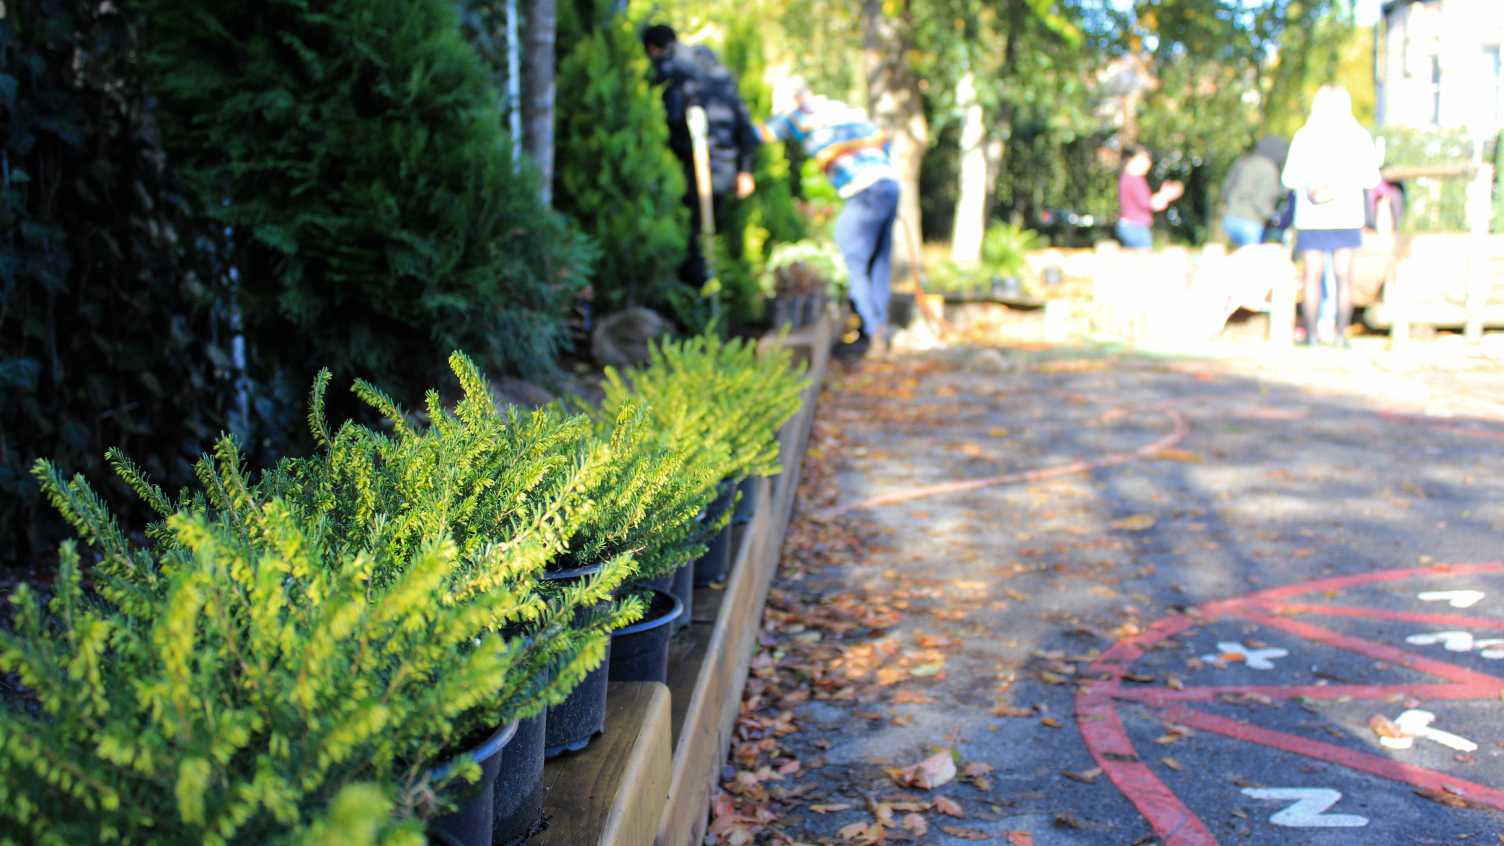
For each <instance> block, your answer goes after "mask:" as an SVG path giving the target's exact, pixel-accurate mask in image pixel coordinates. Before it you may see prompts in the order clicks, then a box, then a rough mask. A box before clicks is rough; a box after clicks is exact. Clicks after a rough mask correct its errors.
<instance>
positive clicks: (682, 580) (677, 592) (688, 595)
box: [668, 562, 695, 634]
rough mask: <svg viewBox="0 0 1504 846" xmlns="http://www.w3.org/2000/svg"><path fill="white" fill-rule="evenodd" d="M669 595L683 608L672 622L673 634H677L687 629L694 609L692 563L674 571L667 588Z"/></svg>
mask: <svg viewBox="0 0 1504 846" xmlns="http://www.w3.org/2000/svg"><path fill="white" fill-rule="evenodd" d="M668 589H669V593H672V594H673V595H674V598H675V599H677V600H679V604H680V605H682V606H684V611H683V612H682V613H681V614H680V615H679V616H678V618H677V619H675V620H674V622H673V632H674V634H678V633H679V632H682V631H684V630H685V629H687V628H689V622H690V619H689V618H690V614H691V613H693V612H694V608H695V565H694V562H690V563H688V564H685V565H684V566H683V567H680V568H679V569H677V570H675V571H674V575H673V579H672V581H671V582H670V583H669V586H668Z"/></svg>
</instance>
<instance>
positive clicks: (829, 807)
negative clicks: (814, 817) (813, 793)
mask: <svg viewBox="0 0 1504 846" xmlns="http://www.w3.org/2000/svg"><path fill="white" fill-rule="evenodd" d="M854 807H856V806H855V805H852V804H851V803H850V802H821V803H820V804H818V805H810V806H809V809H810V810H811V811H814V812H815V813H817V814H834V813H835V812H836V811H849V810H851V809H852V808H854Z"/></svg>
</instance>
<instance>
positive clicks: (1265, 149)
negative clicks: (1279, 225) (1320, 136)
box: [1222, 135, 1290, 249]
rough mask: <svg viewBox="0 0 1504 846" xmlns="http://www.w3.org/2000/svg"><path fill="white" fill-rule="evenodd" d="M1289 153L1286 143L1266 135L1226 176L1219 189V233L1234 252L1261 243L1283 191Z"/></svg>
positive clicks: (1276, 137) (1281, 139)
mask: <svg viewBox="0 0 1504 846" xmlns="http://www.w3.org/2000/svg"><path fill="white" fill-rule="evenodd" d="M1289 152H1290V143H1289V142H1288V141H1286V140H1285V139H1283V138H1280V137H1278V136H1276V135H1266V136H1264V137H1263V138H1262V139H1260V140H1259V143H1258V144H1257V146H1255V147H1254V149H1253V152H1251V153H1249V154H1248V155H1246V156H1244V157H1242V158H1241V159H1238V160H1237V162H1236V163H1234V164H1233V166H1232V170H1231V171H1229V172H1228V174H1227V181H1226V182H1225V183H1224V184H1223V185H1222V201H1223V203H1224V204H1225V205H1226V211H1225V212H1224V214H1223V216H1222V230H1223V231H1224V232H1226V233H1227V240H1228V241H1230V242H1232V246H1233V248H1234V249H1236V248H1238V247H1246V246H1248V245H1249V244H1259V243H1262V242H1263V240H1264V223H1265V221H1267V220H1269V218H1270V216H1271V215H1273V214H1274V209H1275V207H1276V206H1277V205H1279V198H1280V195H1281V194H1283V193H1284V190H1285V189H1284V186H1282V185H1280V178H1279V177H1280V170H1281V169H1283V168H1284V166H1285V157H1286V156H1287V155H1288V154H1289Z"/></svg>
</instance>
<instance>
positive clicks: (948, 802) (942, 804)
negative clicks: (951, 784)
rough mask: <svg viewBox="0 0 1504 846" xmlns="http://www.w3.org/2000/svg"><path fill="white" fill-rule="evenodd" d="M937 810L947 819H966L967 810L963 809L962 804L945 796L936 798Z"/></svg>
mask: <svg viewBox="0 0 1504 846" xmlns="http://www.w3.org/2000/svg"><path fill="white" fill-rule="evenodd" d="M935 810H937V811H939V812H940V813H942V814H944V815H946V816H947V817H955V818H956V819H958V820H959V819H965V818H966V809H965V808H962V807H961V803H960V802H957V801H955V800H953V799H947V798H945V797H944V796H936V797H935Z"/></svg>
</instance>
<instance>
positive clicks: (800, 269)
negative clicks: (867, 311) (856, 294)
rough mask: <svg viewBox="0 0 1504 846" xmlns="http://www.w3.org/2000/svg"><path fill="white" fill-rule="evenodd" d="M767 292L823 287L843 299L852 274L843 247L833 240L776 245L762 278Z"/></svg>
mask: <svg viewBox="0 0 1504 846" xmlns="http://www.w3.org/2000/svg"><path fill="white" fill-rule="evenodd" d="M760 281H761V283H762V284H761V289H762V293H763V294H764V295H765V296H769V297H775V296H778V295H779V294H780V293H809V292H810V291H811V290H821V291H823V292H824V293H825V294H826V296H828V297H829V298H830V299H832V300H834V301H836V302H844V301H845V299H846V289H847V287H848V286H849V285H850V275H849V274H848V272H847V270H846V260H845V258H844V257H842V256H841V251H840V250H838V249H836V245H835V244H834V243H832V242H830V241H791V242H788V243H783V244H779V245H778V246H776V247H774V248H773V250H772V253H771V254H769V256H768V261H767V264H766V266H765V268H764V270H763V275H762V278H761V280H760Z"/></svg>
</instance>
